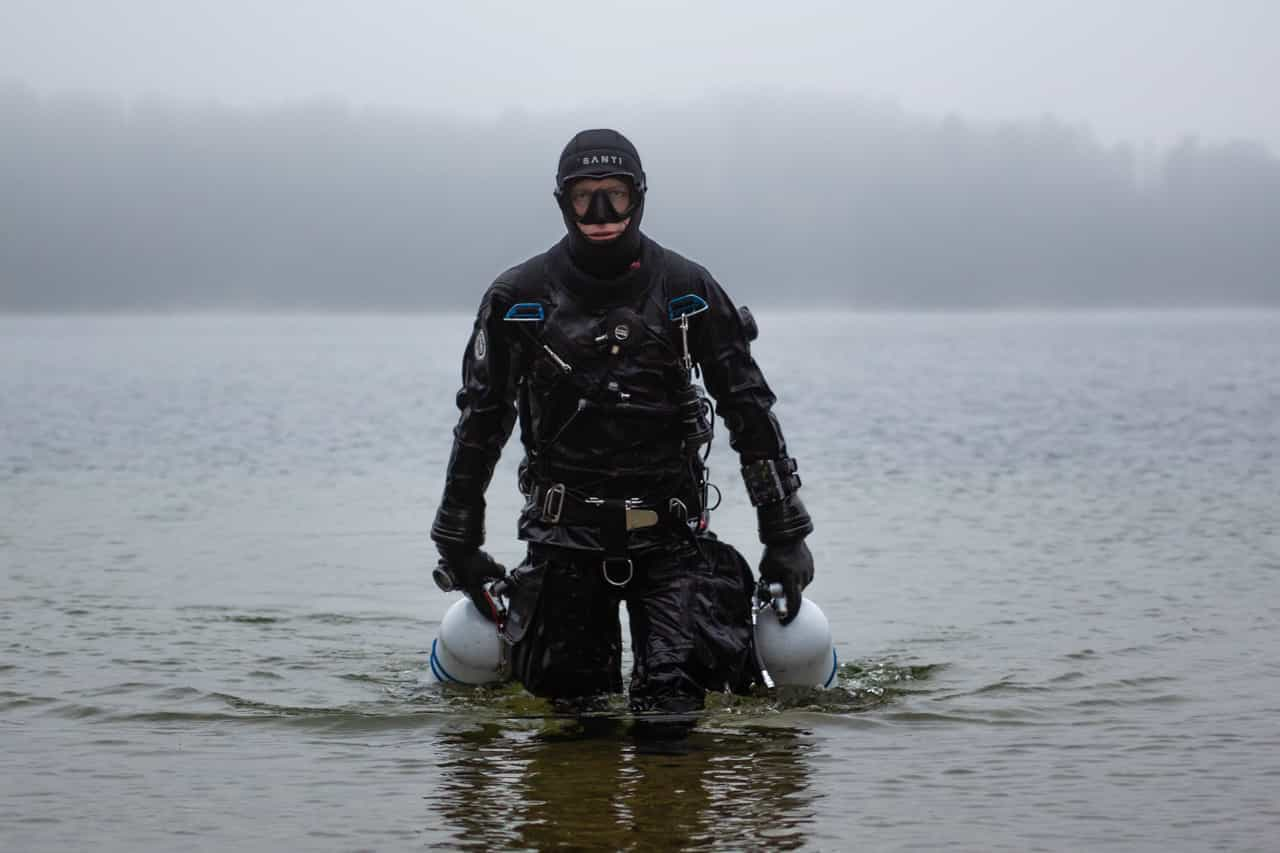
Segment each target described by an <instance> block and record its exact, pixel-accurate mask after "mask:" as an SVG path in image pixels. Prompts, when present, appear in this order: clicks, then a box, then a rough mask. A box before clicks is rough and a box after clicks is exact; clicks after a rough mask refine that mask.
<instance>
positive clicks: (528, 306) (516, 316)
mask: <svg viewBox="0 0 1280 853" xmlns="http://www.w3.org/2000/svg"><path fill="white" fill-rule="evenodd" d="M546 318H547V312H546V311H545V310H544V309H543V307H542V303H541V302H517V303H516V304H515V305H512V306H511V307H510V308H508V309H507V313H506V314H505V315H504V316H503V318H502V319H503V320H506V321H507V322H509V323H540V322H542V321H543V320H545V319H546Z"/></svg>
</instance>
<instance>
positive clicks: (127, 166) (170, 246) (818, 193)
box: [0, 85, 1280, 311]
mask: <svg viewBox="0 0 1280 853" xmlns="http://www.w3.org/2000/svg"><path fill="white" fill-rule="evenodd" d="M426 97H429V93H424V98H426ZM599 125H611V126H616V127H618V128H619V129H621V130H623V131H624V132H626V133H627V134H628V135H629V136H631V138H632V139H633V141H635V143H636V144H637V147H638V148H639V149H640V153H641V156H642V157H643V158H644V161H645V166H646V169H647V171H648V174H649V180H650V186H651V190H650V193H649V197H648V203H647V208H646V213H645V230H646V231H647V232H648V233H649V234H650V235H651V236H653V237H655V238H656V239H658V240H659V241H660V242H663V243H665V244H666V245H669V246H671V247H673V248H676V249H678V250H680V251H683V252H685V253H686V254H688V255H691V256H692V257H694V258H696V259H698V260H699V261H701V262H702V263H704V264H706V265H707V266H708V267H709V268H710V269H711V270H712V272H713V273H714V274H715V275H716V276H717V278H719V279H720V280H721V281H722V282H723V283H724V284H725V285H726V286H727V287H728V288H729V290H730V292H731V293H733V294H734V295H735V296H736V297H737V298H738V299H739V301H742V302H748V303H751V304H754V305H760V306H785V305H795V306H797V307H802V306H818V305H839V306H845V307H852V308H911V307H929V308H949V307H950V308H987V307H1037V306H1046V307H1047V306H1198V305H1259V304H1265V303H1276V302H1280V159H1277V158H1276V157H1275V156H1274V155H1272V154H1271V153H1270V152H1269V151H1268V150H1267V149H1266V148H1265V147H1263V146H1261V145H1257V144H1251V143H1239V142H1237V143H1230V144H1204V143H1199V142H1196V141H1194V140H1187V141H1184V142H1182V143H1179V144H1177V145H1174V146H1171V147H1169V148H1166V149H1160V150H1155V149H1151V148H1135V147H1133V146H1128V145H1105V144H1102V143H1100V142H1099V141H1097V140H1096V139H1095V138H1094V137H1093V136H1092V135H1091V134H1090V133H1089V132H1088V131H1087V130H1086V129H1083V128H1080V127H1076V126H1072V125H1069V124H1065V123H1062V122H1060V121H1056V120H1052V119H1040V120H1034V121H1025V122H1014V123H996V122H977V121H967V120H964V119H960V118H954V117H951V118H942V119H936V118H926V117H921V116H917V115H912V114H910V113H907V112H904V111H902V110H900V109H897V108H895V107H892V106H886V105H882V104H876V103H870V102H866V101H859V100H857V99H853V98H836V97H823V96H817V95H785V94H770V95H763V94H762V95H734V96H724V97H720V98H715V99H705V100H702V101H698V102H693V103H687V104H682V105H669V106H661V107H657V106H641V107H636V108H635V109H632V110H626V111H623V110H620V109H619V108H617V107H609V108H607V109H602V110H601V111H598V112H594V113H593V112H592V111H590V110H586V109H583V110H579V111H576V112H574V113H571V114H560V115H547V116H531V115H527V114H523V113H519V112H511V113H508V114H505V115H503V116H502V117H500V118H497V119H493V120H485V121H481V120H473V119H463V118H454V117H444V116H440V115H432V114H428V113H422V114H411V113H406V112H391V111H378V110H371V109H355V108H350V107H347V106H344V105H342V104H340V103H336V102H325V101H316V102H307V103H299V104H295V105H277V106H270V107H228V106H223V105H218V104H194V103H188V102H176V101H164V100H141V101H137V102H132V103H123V102H119V101H114V100H110V99H106V98H98V97H95V96H46V95H41V94H37V93H35V92H32V91H31V90H29V89H26V88H24V87H22V86H18V85H8V86H3V87H0V309H3V310H19V311H26V310H34V311H43V310H62V309H77V310H99V309H108V310H115V309H119V310H133V309H162V310H164V309H186V308H300V309H313V308H314V309H368V310H398V309H422V308H450V309H470V308H472V307H474V305H475V304H476V303H477V301H478V299H479V297H480V294H481V292H482V291H483V289H484V288H485V286H486V285H487V284H488V283H489V282H490V281H491V280H492V279H493V277H494V276H495V275H496V274H497V273H498V272H499V271H501V270H502V269H504V268H505V267H507V266H510V265H511V264H513V263H516V262H518V261H520V260H522V259H523V258H525V257H527V256H529V255H531V254H534V253H536V252H538V251H541V250H542V249H544V248H545V247H547V246H548V245H550V244H551V243H552V242H554V241H555V240H556V239H558V238H559V236H560V235H561V234H562V233H563V224H562V223H561V220H560V216H559V212H558V210H557V209H556V208H555V206H554V202H553V200H552V197H551V190H552V183H553V175H554V171H555V163H556V158H557V156H558V153H559V150H560V147H561V146H562V145H563V144H564V142H565V141H566V140H567V139H568V138H569V136H570V135H572V133H573V132H574V131H576V130H578V129H580V128H582V127H589V126H599Z"/></svg>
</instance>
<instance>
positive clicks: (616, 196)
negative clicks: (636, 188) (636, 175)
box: [605, 187, 631, 213]
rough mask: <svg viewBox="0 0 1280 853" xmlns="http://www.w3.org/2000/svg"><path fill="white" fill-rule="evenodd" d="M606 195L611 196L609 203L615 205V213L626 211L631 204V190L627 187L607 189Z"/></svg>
mask: <svg viewBox="0 0 1280 853" xmlns="http://www.w3.org/2000/svg"><path fill="white" fill-rule="evenodd" d="M605 195H607V196H608V197H609V204H610V205H611V206H612V207H613V212H614V213H626V212H627V208H628V207H630V206H631V192H630V191H629V190H628V189H627V188H626V187H623V188H622V189H611V190H605Z"/></svg>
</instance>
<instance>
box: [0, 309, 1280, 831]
mask: <svg viewBox="0 0 1280 853" xmlns="http://www.w3.org/2000/svg"><path fill="white" fill-rule="evenodd" d="M759 319H760V325H761V329H762V337H761V339H760V340H759V341H758V342H757V344H756V347H755V349H756V354H757V357H758V359H759V360H760V362H761V363H762V365H763V366H764V368H765V372H766V374H767V375H768V376H769V378H770V381H771V383H772V384H773V386H774V388H775V390H776V391H777V392H778V395H779V398H780V402H779V404H778V409H777V411H778V414H779V416H780V419H781V421H782V424H783V427H784V429H785V431H786V434H787V438H788V440H789V443H790V446H791V450H792V452H793V453H794V455H795V456H797V457H798V458H799V460H800V463H801V471H802V474H803V477H804V480H805V490H804V495H805V498H806V502H807V504H808V506H809V508H810V510H811V512H812V513H813V515H814V517H815V521H816V524H817V532H816V533H815V534H814V536H813V537H812V539H811V544H812V546H813V551H814V554H815V557H816V559H817V563H818V575H817V580H816V581H815V583H814V584H813V586H812V587H810V594H811V595H812V597H813V598H814V600H815V601H817V602H818V603H820V604H821V605H822V606H823V608H824V609H825V611H826V613H827V615H828V616H829V617H830V620H831V623H832V626H833V631H834V634H835V637H836V639H837V648H838V650H839V653H840V656H841V659H842V661H844V662H845V664H844V666H843V668H842V671H841V675H840V682H839V685H840V686H839V688H837V689H834V690H830V691H825V692H817V691H790V692H787V693H785V694H783V695H778V696H760V697H754V698H749V699H744V700H735V701H731V700H729V699H724V698H721V697H714V700H715V701H713V702H712V710H711V711H709V712H708V714H707V715H706V717H705V719H703V720H702V722H701V724H700V728H699V731H698V732H697V733H696V734H695V735H694V736H693V737H692V738H690V740H689V741H688V742H687V743H686V744H684V745H682V746H680V747H678V748H677V747H675V746H668V747H663V748H654V747H650V746H646V745H645V744H643V743H637V742H636V741H634V740H633V739H632V738H631V737H630V735H629V733H628V731H627V727H626V722H625V719H619V720H618V721H617V722H616V723H615V724H614V725H612V726H610V725H601V726H600V727H599V730H595V729H592V730H591V731H584V730H582V729H581V728H579V727H577V726H576V725H575V724H574V723H573V721H570V720H562V719H557V718H555V717H553V716H552V715H550V714H549V712H548V709H547V708H546V707H545V706H543V705H541V704H540V703H538V702H536V701H533V700H531V699H528V698H526V697H523V696H521V695H520V694H519V692H518V691H514V690H507V691H501V690H498V691H489V692H487V693H486V692H478V693H471V692H466V691H464V692H448V691H442V690H441V689H440V688H439V687H438V686H436V685H434V684H433V683H432V682H431V680H430V678H429V672H428V669H427V660H426V658H427V650H428V649H429V647H430V644H431V640H432V637H433V636H434V633H435V630H436V627H437V620H438V619H439V618H440V616H441V615H442V614H443V612H444V610H445V608H446V607H447V606H448V604H449V603H450V602H451V600H452V599H451V598H450V597H449V596H446V595H444V594H442V593H440V592H438V591H437V590H436V589H435V588H434V586H433V585H432V584H431V581H430V577H429V570H430V567H431V565H432V564H433V551H432V549H431V547H430V543H429V541H428V538H427V530H428V527H429V525H430V521H431V516H432V513H433V512H434V508H435V500H436V498H437V496H438V494H439V489H440V486H441V469H442V465H443V463H444V461H445V459H446V457H447V454H448V448H449V441H450V435H449V430H450V428H451V426H452V423H453V420H454V417H455V410H454V409H453V405H452V400H453V393H454V390H455V388H456V385H457V381H458V362H459V357H460V354H461V349H462V347H463V346H464V344H465V339H466V336H467V334H468V331H469V326H470V319H469V318H466V317H457V316H455V317H446V316H435V317H432V316H415V317H367V316H355V317H345V316H334V317H289V316H285V317H254V316H232V317H219V316H195V317H192V316H184V317H114V318H101V317H42V318H30V317H0V749H2V754H3V763H4V772H3V773H2V774H0V849H3V850H6V851H7V850H13V851H21V850H93V851H95V852H96V853H106V851H138V850H166V851H169V850H229V849H236V850H239V851H257V850H264V851H265V850H286V849H287V850H399V849H455V848H465V849H476V850H487V849H545V848H549V847H553V846H557V845H566V846H570V847H574V846H576V847H578V848H580V849H634V850H644V849H678V848H688V849H724V850H740V849H765V848H769V849H775V848H776V849H801V848H802V849H814V850H853V849H871V850H912V849H915V850H935V849H943V848H948V849H957V850H1015V851H1025V850H1102V849H1122V850H1152V851H1155V850H1160V851H1163V850H1232V851H1242V850H1274V849H1277V847H1278V846H1280V840H1277V839H1280V660H1278V659H1277V652H1278V651H1280V595H1278V593H1280V315H1276V314H1266V313H1258V314H1250V313H1217V314H1206V315H1191V314H1115V315H1058V316H1055V315H992V316H945V315H921V316H857V315H841V314H821V315H817V314H815V315H798V314H792V315H770V314H768V313H763V315H762V316H761V317H760V318H759ZM513 445H514V443H513ZM514 449H515V448H514V446H513V447H511V448H509V451H514ZM515 461H516V459H515V453H514V452H509V453H508V454H507V456H506V457H504V460H503V463H502V466H501V468H500V470H499V473H498V475H497V476H496V477H495V480H494V485H493V487H492V488H491V490H490V495H491V501H490V510H489V532H490V547H491V550H492V551H493V553H494V554H495V555H496V556H497V557H498V558H499V559H501V560H503V561H504V562H507V563H509V564H510V563H514V562H515V561H517V560H518V559H519V556H520V552H521V549H520V547H519V545H518V543H517V542H516V541H515V539H514V517H515V513H516V510H517V506H518V504H519V497H518V495H517V493H516V490H515V487H514V466H515ZM712 465H713V472H715V473H716V474H718V476H717V477H716V479H717V480H718V481H719V483H720V484H721V487H722V488H723V489H724V492H725V500H724V505H723V507H722V509H721V510H720V511H719V512H718V513H717V514H716V516H715V519H714V526H715V527H716V529H717V530H718V531H719V532H720V534H721V536H722V537H723V538H727V539H729V540H730V541H733V542H735V543H738V544H739V545H740V547H742V548H743V549H744V551H745V552H746V553H747V554H748V557H749V558H750V559H752V560H753V561H754V559H755V558H756V557H757V555H758V545H756V543H755V535H754V516H753V513H752V512H751V509H750V507H749V505H748V504H747V502H746V499H745V495H744V493H743V489H742V485H741V482H740V480H739V478H738V474H737V466H736V462H735V460H734V459H733V458H732V454H731V452H730V451H729V449H728V444H727V441H726V440H725V436H724V434H723V432H721V434H720V435H719V436H718V437H717V444H716V449H715V454H714V456H713V461H712Z"/></svg>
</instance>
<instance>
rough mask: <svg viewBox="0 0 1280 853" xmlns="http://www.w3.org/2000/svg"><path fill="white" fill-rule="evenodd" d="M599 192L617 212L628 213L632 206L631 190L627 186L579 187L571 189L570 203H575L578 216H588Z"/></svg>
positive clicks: (575, 211)
mask: <svg viewBox="0 0 1280 853" xmlns="http://www.w3.org/2000/svg"><path fill="white" fill-rule="evenodd" d="M597 193H599V194H601V195H603V196H604V198H605V200H606V201H607V202H608V205H609V207H610V208H612V209H613V212H614V213H616V214H619V215H621V214H623V213H626V212H627V209H628V208H630V207H631V190H630V189H629V188H627V187H605V188H603V189H596V190H588V189H583V188H581V187H579V188H575V189H571V190H570V191H569V203H570V204H572V205H573V212H574V213H575V214H577V215H578V216H586V214H587V211H588V210H590V209H591V201H592V199H593V198H594V196H595V195H596V194H597Z"/></svg>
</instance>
